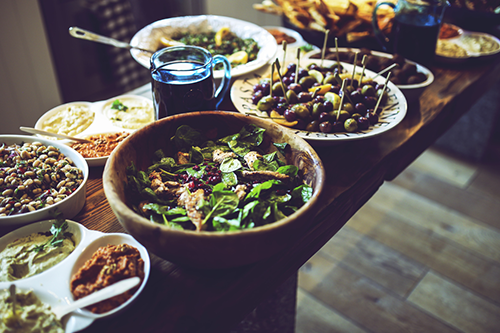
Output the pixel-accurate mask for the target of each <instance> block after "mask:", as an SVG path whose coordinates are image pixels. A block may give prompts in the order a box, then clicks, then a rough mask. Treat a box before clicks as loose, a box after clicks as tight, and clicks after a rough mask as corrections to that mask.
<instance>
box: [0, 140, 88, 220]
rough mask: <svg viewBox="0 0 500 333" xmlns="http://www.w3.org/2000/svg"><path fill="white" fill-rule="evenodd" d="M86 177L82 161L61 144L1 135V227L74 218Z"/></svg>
mask: <svg viewBox="0 0 500 333" xmlns="http://www.w3.org/2000/svg"><path fill="white" fill-rule="evenodd" d="M88 175H89V167H88V164H87V162H86V161H85V159H84V158H83V157H82V156H81V155H80V154H79V153H77V152H76V151H75V150H74V149H72V148H71V147H69V146H67V145H65V144H64V143H62V142H56V141H53V140H49V139H44V138H39V137H35V136H24V135H0V228H1V227H9V226H21V225H25V224H28V223H31V222H35V221H40V220H45V219H50V218H54V217H55V216H56V215H59V214H62V217H64V218H68V219H69V218H73V217H74V216H75V215H77V214H78V213H79V212H80V210H81V209H82V208H83V206H84V204H85V194H86V184H87V179H88Z"/></svg>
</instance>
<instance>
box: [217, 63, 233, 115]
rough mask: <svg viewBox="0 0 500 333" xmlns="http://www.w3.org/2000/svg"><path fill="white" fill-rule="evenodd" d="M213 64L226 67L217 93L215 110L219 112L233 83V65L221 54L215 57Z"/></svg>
mask: <svg viewBox="0 0 500 333" xmlns="http://www.w3.org/2000/svg"><path fill="white" fill-rule="evenodd" d="M213 62H214V66H215V65H216V64H218V63H222V65H223V66H224V77H223V78H222V81H221V83H220V85H219V87H218V88H217V91H216V92H215V109H216V110H218V109H219V105H220V103H221V102H222V100H223V99H224V96H225V95H226V93H227V89H228V88H229V84H230V83H231V63H230V62H229V60H227V58H226V57H224V56H223V55H220V54H218V55H216V56H214V60H213Z"/></svg>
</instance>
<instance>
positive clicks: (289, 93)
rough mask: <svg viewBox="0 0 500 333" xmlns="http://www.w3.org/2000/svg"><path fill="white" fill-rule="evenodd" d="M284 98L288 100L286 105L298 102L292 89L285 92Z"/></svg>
mask: <svg viewBox="0 0 500 333" xmlns="http://www.w3.org/2000/svg"><path fill="white" fill-rule="evenodd" d="M286 98H287V99H288V103H290V104H295V103H298V102H299V99H298V97H297V94H296V93H295V91H293V90H292V89H288V90H287V91H286Z"/></svg>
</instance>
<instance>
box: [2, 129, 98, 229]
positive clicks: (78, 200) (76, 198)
mask: <svg viewBox="0 0 500 333" xmlns="http://www.w3.org/2000/svg"><path fill="white" fill-rule="evenodd" d="M35 141H38V142H41V143H43V144H44V145H46V146H49V145H52V146H54V147H56V148H58V149H59V151H60V152H61V153H63V154H64V155H65V156H67V157H69V158H70V159H71V160H72V161H73V163H74V164H75V166H77V167H78V168H79V169H80V170H82V172H83V176H84V178H83V182H82V184H81V185H80V186H79V187H78V189H77V190H76V191H75V192H74V193H72V194H71V195H70V196H68V197H67V198H66V199H64V200H62V201H60V202H58V203H55V204H53V205H51V206H46V207H44V208H41V209H38V210H35V211H33V212H28V213H22V214H17V215H12V216H0V226H15V225H17V226H21V225H24V224H28V223H31V222H34V221H40V220H43V219H48V218H51V217H53V216H52V215H51V212H52V211H53V210H54V209H57V210H58V211H60V212H61V213H62V214H63V216H64V217H65V218H68V219H70V218H73V217H74V216H75V215H76V214H78V212H80V210H81V209H82V208H83V205H84V204H85V194H86V190H87V180H88V176H89V167H88V165H87V162H86V161H85V159H84V158H83V157H82V155H80V154H78V153H77V152H76V151H75V150H74V149H72V148H70V147H69V146H67V145H65V144H64V143H62V142H55V141H52V140H48V139H44V138H38V137H36V136H27V135H0V142H4V143H6V144H8V145H11V144H15V143H17V144H21V143H23V142H35Z"/></svg>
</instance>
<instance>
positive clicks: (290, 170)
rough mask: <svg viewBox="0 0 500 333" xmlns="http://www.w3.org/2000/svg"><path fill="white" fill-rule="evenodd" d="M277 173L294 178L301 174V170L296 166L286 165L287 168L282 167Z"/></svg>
mask: <svg viewBox="0 0 500 333" xmlns="http://www.w3.org/2000/svg"><path fill="white" fill-rule="evenodd" d="M277 172H279V173H281V174H284V175H288V176H290V177H292V178H293V177H295V176H297V173H298V172H299V168H298V167H296V166H295V165H285V166H282V167H280V168H279V169H278V170H277Z"/></svg>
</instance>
